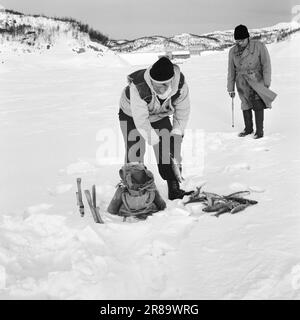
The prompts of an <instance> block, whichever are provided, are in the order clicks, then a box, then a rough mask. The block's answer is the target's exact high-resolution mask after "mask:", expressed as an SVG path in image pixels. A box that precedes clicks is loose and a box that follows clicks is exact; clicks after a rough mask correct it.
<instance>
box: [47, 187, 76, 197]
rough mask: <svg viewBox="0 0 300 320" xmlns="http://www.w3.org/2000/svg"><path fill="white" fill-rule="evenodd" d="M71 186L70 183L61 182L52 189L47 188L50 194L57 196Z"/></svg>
mask: <svg viewBox="0 0 300 320" xmlns="http://www.w3.org/2000/svg"><path fill="white" fill-rule="evenodd" d="M72 187H73V185H72V184H61V185H58V186H57V187H55V188H54V189H48V192H49V194H50V195H51V196H57V195H59V194H63V193H66V192H68V191H69V190H71V189H72Z"/></svg>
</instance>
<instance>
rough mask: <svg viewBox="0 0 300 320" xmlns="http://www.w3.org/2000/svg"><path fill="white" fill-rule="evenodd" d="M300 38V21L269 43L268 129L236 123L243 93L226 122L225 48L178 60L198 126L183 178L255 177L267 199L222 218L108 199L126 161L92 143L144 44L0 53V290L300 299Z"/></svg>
mask: <svg viewBox="0 0 300 320" xmlns="http://www.w3.org/2000/svg"><path fill="white" fill-rule="evenodd" d="M299 49H300V36H299V35H296V36H294V38H292V39H291V40H289V41H286V42H282V43H278V44H273V45H271V46H269V50H270V54H271V58H272V66H273V82H272V89H273V90H274V91H276V92H277V93H278V98H277V100H276V102H275V103H274V105H273V109H272V110H268V111H266V114H265V135H266V136H265V137H264V138H263V139H260V140H253V139H252V137H246V138H243V139H241V138H238V137H237V136H236V134H237V132H238V131H239V130H241V129H242V128H243V125H242V117H241V111H240V110H239V102H238V99H235V110H236V112H235V117H236V127H235V128H234V129H232V128H231V103H230V99H229V98H228V97H227V94H226V70H227V52H218V53H214V54H208V55H203V56H201V57H193V58H191V59H190V60H189V61H187V62H186V63H184V64H181V65H180V66H181V68H182V70H183V72H184V73H185V75H186V78H187V81H188V83H189V87H190V92H191V102H192V115H191V119H190V122H189V129H190V130H193V131H192V132H196V130H197V129H198V130H202V131H201V132H200V133H201V137H202V138H203V139H202V140H201V141H200V142H199V143H201V146H202V147H201V148H202V149H201V151H202V153H201V157H202V160H203V162H202V165H203V167H202V166H191V165H188V166H186V167H185V170H184V174H185V178H186V180H185V184H184V186H185V187H187V188H189V187H195V186H197V185H200V184H202V183H204V182H206V185H205V187H204V188H205V189H206V190H207V191H211V192H217V193H221V194H228V193H230V192H232V191H236V190H247V189H248V190H251V191H252V193H251V196H250V198H252V199H256V200H258V201H259V203H258V205H256V206H253V207H251V208H248V209H246V210H245V211H243V212H241V213H239V214H236V215H223V216H221V217H220V218H219V219H216V218H215V217H211V216H209V215H207V214H203V213H202V211H201V205H198V204H194V205H189V206H187V207H184V206H183V205H182V202H181V201H179V200H178V201H168V202H167V205H168V208H167V209H166V210H165V211H164V212H160V213H158V214H156V215H154V216H153V217H150V218H149V219H147V220H146V221H143V222H139V223H129V222H128V223H124V222H122V220H121V219H119V218H118V217H112V216H111V215H109V214H107V213H106V212H105V208H106V206H107V205H108V202H109V201H110V199H111V197H112V194H113V192H114V187H115V185H116V184H117V183H118V181H119V178H118V169H119V167H120V165H121V163H119V164H118V163H115V164H110V165H108V164H107V165H103V164H100V163H99V162H98V161H97V157H96V155H97V152H98V150H99V145H100V144H101V143H103V141H100V140H99V139H101V135H102V134H103V132H111V131H113V132H118V130H119V128H118V121H117V111H118V99H119V96H120V92H121V90H122V88H123V86H124V85H125V84H126V75H127V74H128V73H130V72H131V71H133V70H135V69H136V68H139V67H140V65H142V64H143V63H150V61H149V60H150V56H147V58H146V61H144V62H143V61H141V56H136V57H135V58H134V57H133V56H130V57H129V56H127V59H126V56H123V57H121V59H119V58H118V57H113V56H109V57H104V58H103V60H102V61H101V63H99V60H96V59H95V58H94V57H85V59H83V58H76V59H75V58H72V59H70V57H67V56H64V55H63V54H62V53H61V52H57V54H56V55H55V56H54V57H53V56H50V55H34V54H32V55H27V56H25V55H24V56H18V55H15V56H13V55H10V56H5V55H4V54H2V55H0V88H1V89H0V90H1V100H0V121H1V126H0V137H1V138H0V150H1V157H0V168H1V180H0V201H1V209H0V213H1V216H0V230H1V232H0V243H1V247H0V298H2V299H12V298H18V299H36V298H41V299H55V298H58V299H278V298H281V299H299V298H300V251H299V248H300V236H299V231H300V215H299V206H300V180H299V178H300V169H299V168H300V147H299V143H298V141H297V139H298V137H299V134H300V128H299V115H300V111H299V105H300V95H299V87H300V78H299V74H300V50H299ZM79 57H81V56H79ZM82 57H84V56H82ZM2 62H3V63H2ZM133 64H135V66H134V65H133ZM137 65H138V66H137ZM105 130H106V131H105ZM97 137H98V141H97ZM119 142H122V141H121V140H119ZM188 143H189V141H185V144H186V145H187V144H188ZM114 147H115V144H112V148H114ZM118 148H119V149H120V150H122V148H123V146H122V143H120V144H119V145H118ZM150 154H151V153H150ZM121 156H122V152H121ZM150 168H151V169H153V171H154V173H155V177H156V181H157V185H158V187H159V189H160V191H161V193H162V195H163V196H164V197H166V195H167V189H166V185H165V184H164V182H163V181H162V180H161V179H160V177H159V176H158V172H157V169H156V167H155V166H154V165H150ZM79 176H80V177H82V179H83V186H84V188H91V185H92V184H96V185H97V195H98V201H99V205H100V208H101V210H102V214H103V218H104V220H105V222H106V223H105V224H104V225H96V224H95V223H94V222H93V220H92V217H91V215H90V213H89V212H88V211H87V214H86V216H85V217H84V218H80V216H79V213H78V209H77V207H76V201H75V191H76V177H79ZM87 209H88V208H87Z"/></svg>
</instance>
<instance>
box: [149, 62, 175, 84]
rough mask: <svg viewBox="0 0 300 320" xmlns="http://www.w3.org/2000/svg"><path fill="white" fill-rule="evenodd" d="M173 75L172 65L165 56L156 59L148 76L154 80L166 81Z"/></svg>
mask: <svg viewBox="0 0 300 320" xmlns="http://www.w3.org/2000/svg"><path fill="white" fill-rule="evenodd" d="M173 76H174V66H173V63H172V62H171V61H170V60H169V59H168V58H167V57H162V58H160V59H159V60H157V61H156V62H155V63H154V64H153V66H152V67H151V69H150V77H151V78H152V79H153V80H155V81H167V80H170V79H171V78H172V77H173Z"/></svg>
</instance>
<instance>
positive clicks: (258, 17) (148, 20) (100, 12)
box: [0, 0, 300, 39]
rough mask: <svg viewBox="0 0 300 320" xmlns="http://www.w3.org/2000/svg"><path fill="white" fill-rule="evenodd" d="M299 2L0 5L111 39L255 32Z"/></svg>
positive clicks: (42, 0) (91, 0)
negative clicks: (66, 20)
mask: <svg viewBox="0 0 300 320" xmlns="http://www.w3.org/2000/svg"><path fill="white" fill-rule="evenodd" d="M296 4H300V0H0V5H2V6H4V7H5V8H6V9H13V10H17V11H20V12H23V13H31V14H45V15H49V16H54V15H55V16H59V17H65V16H68V17H73V18H75V19H78V20H80V21H82V22H84V23H87V24H89V25H90V26H91V27H93V28H94V29H97V30H99V31H100V32H102V33H104V34H106V35H108V36H109V37H110V38H114V39H133V38H137V37H142V36H147V35H163V36H171V35H175V34H180V33H184V32H186V33H195V34H201V33H206V32H211V31H216V30H228V29H233V28H234V27H235V26H236V25H238V24H241V23H242V24H245V25H247V26H248V27H249V28H260V27H266V26H271V25H274V24H276V23H278V22H286V21H290V20H291V8H292V7H293V6H294V5H296Z"/></svg>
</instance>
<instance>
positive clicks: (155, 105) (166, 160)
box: [119, 57, 190, 200]
mask: <svg viewBox="0 0 300 320" xmlns="http://www.w3.org/2000/svg"><path fill="white" fill-rule="evenodd" d="M189 114H190V100H189V90H188V86H187V84H186V81H185V78H184V75H183V74H182V73H181V72H180V69H179V67H178V66H177V65H174V64H173V63H172V62H171V61H170V60H169V59H168V58H167V57H162V58H160V59H159V60H158V61H156V62H155V63H154V64H153V65H152V66H150V67H149V68H148V69H142V70H138V71H135V72H133V73H132V74H130V75H129V76H128V85H127V87H126V88H125V89H124V90H123V92H122V95H121V99H120V111H119V120H120V126H121V130H122V134H123V137H124V142H125V148H126V162H127V163H129V162H143V160H144V154H145V141H147V142H148V144H149V145H152V146H153V148H154V153H155V157H156V161H157V165H158V171H159V174H160V176H161V177H162V179H163V180H166V181H167V183H168V197H169V199H170V200H173V199H182V198H183V197H184V195H187V194H190V192H185V191H184V190H181V189H180V187H179V181H178V179H177V176H178V175H176V174H175V171H176V170H174V162H173V165H172V161H171V157H172V158H174V159H176V160H177V163H178V164H179V167H180V169H181V143H182V139H183V134H184V129H185V128H186V125H187V122H188V119H189ZM170 115H173V124H171V122H170V118H169V116H170Z"/></svg>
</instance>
